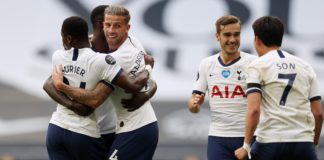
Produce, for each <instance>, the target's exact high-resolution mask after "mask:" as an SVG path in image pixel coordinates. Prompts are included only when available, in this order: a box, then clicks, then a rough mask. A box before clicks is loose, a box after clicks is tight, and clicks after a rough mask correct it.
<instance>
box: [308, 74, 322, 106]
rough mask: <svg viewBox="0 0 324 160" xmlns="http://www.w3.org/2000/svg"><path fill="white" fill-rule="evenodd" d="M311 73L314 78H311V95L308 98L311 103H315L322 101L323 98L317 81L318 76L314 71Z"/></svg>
mask: <svg viewBox="0 0 324 160" xmlns="http://www.w3.org/2000/svg"><path fill="white" fill-rule="evenodd" d="M311 73H312V75H313V76H312V77H311V82H310V85H311V87H310V93H309V97H308V98H309V100H310V101H315V100H319V99H321V96H320V90H319V86H318V82H317V79H316V74H315V72H314V71H312V72H311Z"/></svg>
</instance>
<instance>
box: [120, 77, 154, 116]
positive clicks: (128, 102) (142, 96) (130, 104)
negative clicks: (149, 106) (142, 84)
mask: <svg viewBox="0 0 324 160" xmlns="http://www.w3.org/2000/svg"><path fill="white" fill-rule="evenodd" d="M147 86H148V88H149V90H147V91H146V92H138V93H133V96H132V98H131V99H122V101H121V102H122V104H123V107H124V108H126V109H127V111H129V112H132V111H135V110H136V109H138V108H140V107H141V106H143V104H144V103H145V102H146V101H148V100H149V99H150V98H152V97H153V95H154V94H155V92H156V90H157V84H156V82H155V81H154V80H152V79H149V80H148V81H147Z"/></svg>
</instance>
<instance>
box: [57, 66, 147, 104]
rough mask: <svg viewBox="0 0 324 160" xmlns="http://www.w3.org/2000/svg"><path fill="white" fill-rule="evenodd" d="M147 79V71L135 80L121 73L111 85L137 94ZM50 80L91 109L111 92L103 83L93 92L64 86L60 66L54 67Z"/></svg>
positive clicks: (59, 88)
mask: <svg viewBox="0 0 324 160" xmlns="http://www.w3.org/2000/svg"><path fill="white" fill-rule="evenodd" d="M148 78H149V72H148V71H147V70H145V71H144V72H142V73H140V74H139V75H138V76H137V77H136V78H135V79H130V78H129V77H128V75H126V73H125V72H121V73H120V74H119V75H117V77H116V78H115V79H114V80H113V83H114V84H116V85H118V86H120V87H121V88H124V89H126V90H130V91H131V92H138V91H139V90H140V89H141V88H142V87H143V86H144V85H145V84H146V82H147V80H148ZM52 79H53V82H54V86H55V88H56V89H58V90H59V91H61V92H64V93H65V94H67V95H68V96H69V97H71V98H73V99H74V100H76V101H78V102H81V103H84V104H86V105H88V106H91V107H92V108H97V107H98V106H99V105H100V104H102V103H103V102H104V100H105V99H107V97H108V96H109V95H110V93H111V92H112V91H113V90H112V88H111V87H108V86H107V85H106V84H104V83H98V84H97V86H96V88H95V89H93V90H84V89H81V88H77V87H72V86H69V85H66V84H65V83H64V82H63V72H62V65H59V69H57V68H56V67H54V68H53V73H52Z"/></svg>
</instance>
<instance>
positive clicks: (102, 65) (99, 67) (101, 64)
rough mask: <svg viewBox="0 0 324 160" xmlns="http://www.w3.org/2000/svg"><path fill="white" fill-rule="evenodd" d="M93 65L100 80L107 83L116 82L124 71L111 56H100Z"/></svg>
mask: <svg viewBox="0 0 324 160" xmlns="http://www.w3.org/2000/svg"><path fill="white" fill-rule="evenodd" d="M93 64H94V67H95V68H96V69H95V70H96V72H97V75H98V77H99V79H102V80H105V81H107V82H114V81H115V80H116V79H117V78H118V76H120V74H121V73H122V71H123V70H122V68H121V67H120V65H119V64H118V63H117V62H116V60H115V58H113V57H112V56H111V55H103V54H99V55H98V56H97V57H96V59H95V61H94V63H93Z"/></svg>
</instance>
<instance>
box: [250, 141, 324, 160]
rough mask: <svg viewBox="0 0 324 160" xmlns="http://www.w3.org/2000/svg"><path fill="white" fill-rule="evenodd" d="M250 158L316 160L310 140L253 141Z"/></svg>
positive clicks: (257, 159)
mask: <svg viewBox="0 0 324 160" xmlns="http://www.w3.org/2000/svg"><path fill="white" fill-rule="evenodd" d="M251 156H252V160H317V159H318V158H317V155H316V152H315V146H314V144H313V143H312V142H281V143H259V142H257V141H256V142H255V143H254V144H253V145H252V150H251Z"/></svg>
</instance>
